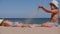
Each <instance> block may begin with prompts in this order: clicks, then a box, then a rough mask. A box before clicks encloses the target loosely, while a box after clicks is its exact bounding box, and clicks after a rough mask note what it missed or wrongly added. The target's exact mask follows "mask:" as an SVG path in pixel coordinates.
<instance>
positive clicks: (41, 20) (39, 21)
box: [4, 18, 60, 24]
mask: <svg viewBox="0 0 60 34" xmlns="http://www.w3.org/2000/svg"><path fill="white" fill-rule="evenodd" d="M4 20H10V21H12V22H13V23H15V22H20V23H25V22H26V20H28V18H5V19H4ZM49 20H50V18H32V19H31V21H29V24H42V23H44V22H47V21H49ZM59 24H60V18H59Z"/></svg>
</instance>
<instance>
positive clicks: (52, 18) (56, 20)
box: [51, 11, 59, 23]
mask: <svg viewBox="0 0 60 34" xmlns="http://www.w3.org/2000/svg"><path fill="white" fill-rule="evenodd" d="M58 17H59V11H57V13H52V15H51V22H56V23H58Z"/></svg>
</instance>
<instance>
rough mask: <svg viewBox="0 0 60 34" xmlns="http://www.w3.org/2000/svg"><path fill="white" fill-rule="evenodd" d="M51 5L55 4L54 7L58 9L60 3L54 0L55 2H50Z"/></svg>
mask: <svg viewBox="0 0 60 34" xmlns="http://www.w3.org/2000/svg"><path fill="white" fill-rule="evenodd" d="M50 4H54V5H55V6H56V7H57V8H58V4H59V3H58V1H56V0H53V1H51V2H50Z"/></svg>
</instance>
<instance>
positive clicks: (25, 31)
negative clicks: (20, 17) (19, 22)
mask: <svg viewBox="0 0 60 34" xmlns="http://www.w3.org/2000/svg"><path fill="white" fill-rule="evenodd" d="M0 34H60V26H59V27H55V28H47V27H33V28H21V27H3V26H0Z"/></svg>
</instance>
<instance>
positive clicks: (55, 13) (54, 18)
mask: <svg viewBox="0 0 60 34" xmlns="http://www.w3.org/2000/svg"><path fill="white" fill-rule="evenodd" d="M50 6H51V9H50V10H49V9H48V8H45V7H44V6H43V5H42V6H39V8H41V9H43V10H44V11H45V12H47V13H51V19H50V21H49V23H51V22H55V23H58V17H59V10H58V9H57V8H56V6H53V5H50ZM48 25H49V24H47V26H48ZM49 26H50V25H49ZM49 26H48V27H49Z"/></svg>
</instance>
